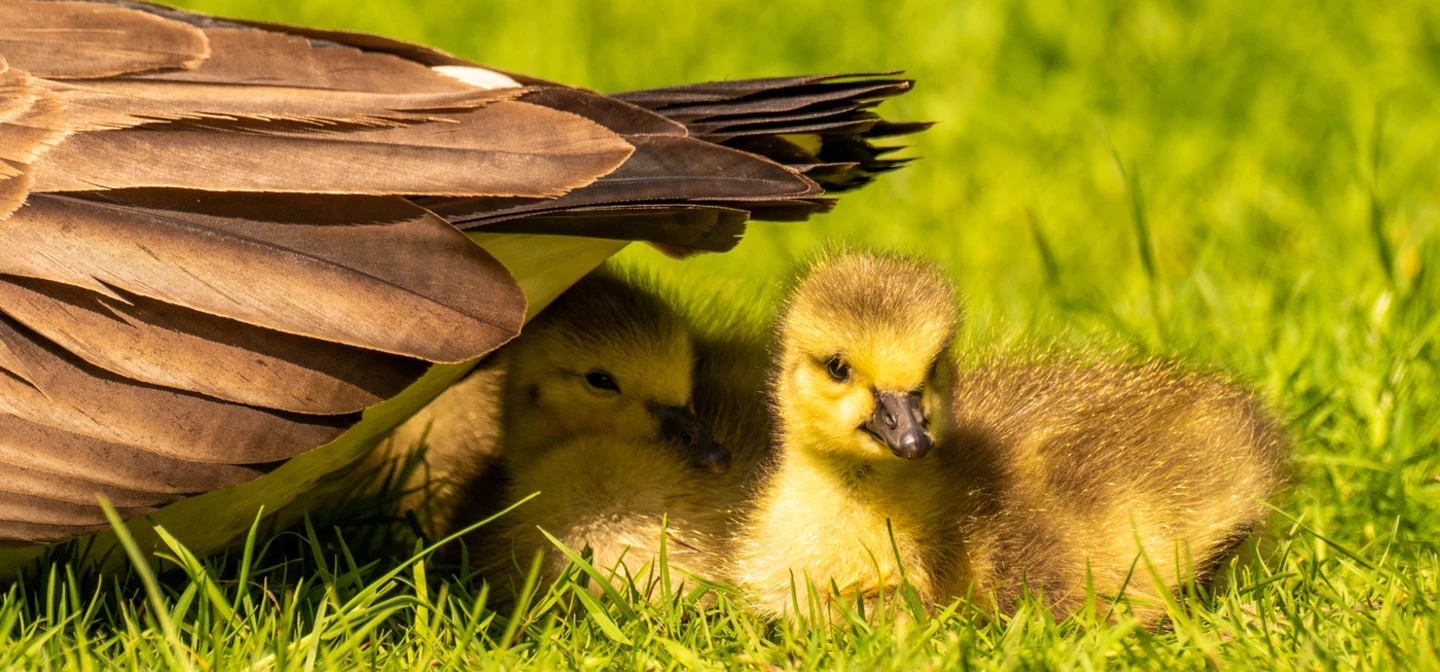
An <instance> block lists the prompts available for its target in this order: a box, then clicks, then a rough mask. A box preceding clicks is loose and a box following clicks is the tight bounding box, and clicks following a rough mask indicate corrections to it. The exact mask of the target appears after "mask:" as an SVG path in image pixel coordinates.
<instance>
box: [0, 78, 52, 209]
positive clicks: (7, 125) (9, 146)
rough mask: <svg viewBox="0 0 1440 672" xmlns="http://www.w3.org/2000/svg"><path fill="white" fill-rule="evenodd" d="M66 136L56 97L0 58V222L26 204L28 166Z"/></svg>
mask: <svg viewBox="0 0 1440 672" xmlns="http://www.w3.org/2000/svg"><path fill="white" fill-rule="evenodd" d="M65 133H66V127H65V123H64V107H63V105H61V103H60V102H59V100H58V99H57V98H56V96H55V95H54V94H52V93H50V92H49V91H47V90H45V88H44V86H43V82H41V81H40V80H37V79H35V78H34V77H31V76H30V75H28V74H27V73H25V72H24V71H21V70H18V69H15V68H12V67H9V64H8V63H7V62H6V61H5V59H4V57H3V56H0V219H4V218H5V217H7V216H9V215H10V213H12V212H14V211H15V210H16V209H17V208H19V207H20V206H21V204H23V203H24V202H25V196H26V195H27V194H28V193H29V192H30V186H31V184H32V183H33V181H34V180H33V174H32V173H33V169H32V166H31V164H33V163H34V162H35V160H36V159H38V158H39V157H40V155H42V154H44V153H45V152H47V151H49V150H50V148H51V147H53V146H55V145H56V144H57V143H59V142H60V140H61V139H62V138H64V137H65Z"/></svg>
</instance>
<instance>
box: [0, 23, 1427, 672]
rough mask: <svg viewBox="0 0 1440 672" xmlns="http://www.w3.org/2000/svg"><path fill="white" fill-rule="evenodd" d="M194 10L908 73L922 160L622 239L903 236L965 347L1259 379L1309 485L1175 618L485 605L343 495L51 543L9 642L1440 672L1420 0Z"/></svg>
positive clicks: (505, 58)
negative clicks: (948, 288)
mask: <svg viewBox="0 0 1440 672" xmlns="http://www.w3.org/2000/svg"><path fill="white" fill-rule="evenodd" d="M184 4H186V5H188V6H192V7H195V8H198V9H202V10H206V11H211V12H216V13H220V14H231V15H239V16H245V17H250V18H261V19H269V20H279V21H288V22H296V23H313V24H318V25H323V26H331V27H342V28H350V29H357V30H366V31H372V32H382V33H386V34H390V35H394V36H397V37H402V38H407V39H413V40H417V41H423V42H427V43H430V44H434V45H436V46H439V47H441V48H444V49H447V50H449V51H453V52H456V53H458V54H461V55H464V56H467V57H472V58H475V59H477V60H480V61H482V62H486V63H491V64H494V65H496V66H499V67H503V68H507V69H512V70H516V71H521V72H526V73H530V74H534V75H538V76H541V77H546V78H549V79H554V80H557V81H564V82H569V83H573V84H578V85H583V86H588V87H591V88H595V89H598V90H602V91H610V90H622V89H629V88H642V87H649V86H657V85H663V84H669V83H678V82H684V81H693V80H702V79H719V78H738V77H754V76H771V75H781V74H792V73H806V72H822V71H823V72H853V71H865V70H889V69H905V70H907V71H908V74H909V76H911V77H914V78H915V79H917V80H918V81H919V84H918V86H917V89H916V91H915V92H914V93H912V94H910V95H907V96H905V97H904V98H903V99H901V100H899V101H896V102H894V103H891V104H888V105H887V108H886V113H887V114H888V115H891V116H892V117H896V118H901V119H932V120H938V121H939V122H940V124H939V125H938V126H936V127H935V128H934V129H933V130H931V131H929V132H927V133H926V134H924V135H923V136H920V137H919V138H917V139H916V141H915V144H916V148H915V149H914V150H912V153H913V155H916V156H921V157H923V159H922V160H921V161H918V162H916V163H915V164H913V165H912V166H910V167H909V168H907V169H905V170H904V171H902V172H900V173H897V174H894V175H891V176H887V177H885V178H883V179H882V180H881V181H880V182H879V183H878V184H876V185H874V186H873V187H872V188H869V189H867V190H865V191H863V192H861V193H857V194H854V195H851V196H849V197H847V198H846V199H845V201H844V202H843V203H842V204H841V206H840V208H839V209H838V210H837V211H836V212H835V213H834V214H833V215H829V216H825V217H820V218H817V219H816V220H814V221H812V222H810V223H807V224H803V225H796V224H755V225H753V226H752V227H751V229H750V233H749V235H748V237H747V238H746V240H745V242H744V243H743V244H741V245H740V247H739V248H738V249H736V250H735V251H733V252H731V253H728V254H724V255H715V256H709V257H704V258H699V259H692V260H689V261H685V262H674V261H670V260H668V259H665V258H663V257H661V256H660V255H658V254H657V253H655V252H653V251H650V250H648V249H645V248H642V247H639V246H632V248H631V249H630V250H628V251H627V252H625V253H624V254H623V255H622V261H623V262H624V263H627V264H633V265H638V266H643V267H647V268H649V269H652V270H653V271H654V272H655V273H656V274H657V275H659V276H661V277H662V279H664V280H665V281H666V282H669V283H673V284H674V285H675V286H677V287H681V288H683V290H684V291H685V292H686V293H689V294H691V295H693V296H709V295H713V294H716V293H719V294H723V295H725V296H726V297H727V298H729V299H731V300H733V301H736V302H740V303H743V304H744V305H750V306H760V307H763V306H765V305H768V302H769V301H770V300H772V299H773V298H774V296H775V295H776V291H777V287H779V286H780V284H779V283H780V280H781V279H783V278H784V277H785V275H786V274H787V273H788V272H789V271H790V269H791V268H792V267H793V264H794V263H795V262H796V261H799V260H803V259H805V258H806V257H807V256H808V255H810V254H811V253H812V251H813V250H815V249H816V248H817V247H818V246H821V245H824V244H826V243H827V242H828V241H843V242H847V243H850V244H854V245H865V246H876V247H882V248H888V249H901V250H908V251H915V252H920V253H923V254H925V255H927V256H929V257H931V258H933V259H935V260H936V261H939V262H941V263H943V264H945V266H946V267H947V268H948V269H949V271H950V272H951V273H952V274H953V276H954V277H955V279H956V280H957V281H958V282H960V283H961V285H962V286H963V287H964V288H965V294H966V296H967V303H968V306H969V322H968V324H967V326H966V328H965V335H964V339H963V341H964V342H963V343H962V347H967V348H970V350H971V351H974V352H993V351H996V350H1002V351H1003V350H1010V349H1026V348H1035V347H1061V348H1089V349H1098V350H1101V351H1115V352H1122V351H1123V352H1125V353H1129V354H1134V353H1142V354H1162V355H1172V356H1178V357H1181V358H1183V359H1185V360H1187V361H1190V362H1193V363H1195V364H1196V365H1201V366H1213V367H1217V368H1220V369H1223V370H1226V371H1231V372H1233V373H1234V374H1236V376H1237V377H1238V378H1240V379H1242V380H1245V381H1248V382H1249V383H1250V384H1252V385H1254V386H1255V387H1256V388H1257V389H1258V390H1260V392H1261V394H1262V395H1263V396H1264V398H1265V399H1266V400H1267V401H1268V402H1269V403H1270V404H1271V405H1272V407H1273V408H1274V409H1276V411H1277V412H1278V413H1280V414H1281V415H1282V416H1283V417H1285V418H1286V419H1287V422H1288V424H1289V426H1290V427H1291V428H1292V431H1293V436H1294V439H1295V446H1296V453H1297V483H1296V486H1295V487H1294V489H1293V491H1292V492H1291V493H1289V495H1288V496H1287V497H1286V498H1285V499H1283V500H1282V501H1280V502H1278V503H1277V509H1278V510H1277V512H1276V514H1275V517H1274V524H1273V525H1272V530H1271V532H1270V536H1269V539H1270V540H1271V541H1270V542H1268V543H1270V544H1272V545H1273V546H1274V550H1273V554H1272V555H1271V557H1270V559H1269V561H1268V562H1266V563H1258V562H1253V561H1251V562H1247V563H1244V564H1242V565H1240V566H1237V567H1236V568H1235V569H1234V570H1233V572H1232V579H1231V580H1230V581H1227V582H1225V583H1223V584H1222V586H1221V587H1220V588H1219V589H1218V590H1217V591H1216V593H1215V594H1213V595H1203V594H1197V595H1193V596H1189V597H1187V599H1185V600H1183V601H1181V602H1180V603H1178V604H1176V605H1174V608H1173V609H1172V612H1173V620H1174V627H1173V630H1170V631H1166V632H1161V633H1150V632H1145V631H1142V630H1138V629H1137V628H1135V627H1134V626H1133V625H1131V624H1128V623H1127V622H1126V621H1124V619H1121V622H1120V623H1119V624H1112V623H1109V622H1107V621H1106V618H1105V614H1103V613H1101V614H1083V615H1081V616H1079V617H1076V618H1073V619H1070V620H1067V621H1064V622H1060V623H1056V622H1054V621H1053V619H1051V618H1050V617H1049V616H1048V615H1047V614H1045V613H1044V612H1042V611H1037V610H1035V609H1033V608H1028V607H1027V608H1023V609H1022V610H1021V612H1020V613H1019V614H1017V615H1016V616H1015V617H1014V618H1011V619H1006V620H1001V621H990V622H976V621H975V620H974V619H971V618H968V617H967V616H966V615H965V613H964V612H963V610H959V611H951V612H947V613H943V614H940V615H938V616H936V617H934V618H924V617H920V618H916V619H909V620H907V619H901V620H900V621H898V623H899V624H897V621H895V620H894V619H892V618H890V617H889V616H887V615H884V614H882V615H881V616H880V617H879V618H878V620H876V621H874V622H869V623H866V622H861V621H858V620H857V621H856V622H854V623H853V624H851V625H850V626H848V627H843V628H835V629H830V628H823V627H816V628H792V627H788V626H778V625H775V624H770V623H766V622H763V621H760V620H757V619H755V618H753V617H751V616H748V615H746V614H745V613H744V612H743V611H742V610H740V609H738V608H737V607H735V606H734V603H733V601H732V600H731V599H730V598H729V597H726V596H723V595H722V598H721V599H720V600H719V601H718V603H716V604H708V603H700V602H698V601H697V600H695V599H693V596H691V595H686V594H679V595H676V596H674V597H673V599H672V600H670V601H669V602H668V603H666V604H664V605H663V606H658V607H655V606H637V605H636V603H635V602H634V601H633V600H632V599H630V596H627V595H622V594H612V595H603V596H601V597H598V598H590V597H589V595H588V593H584V592H583V591H579V592H575V591H571V589H570V588H571V586H568V585H567V586H562V587H560V588H558V589H556V590H555V591H552V592H550V593H542V594H540V595H537V596H536V597H535V599H533V600H531V601H529V602H528V603H523V604H520V605H518V606H513V605H512V606H506V607H503V608H499V609H498V610H492V609H491V608H490V607H492V606H497V605H495V603H494V602H493V601H491V600H489V599H488V596H487V595H486V594H484V593H483V592H480V591H479V590H478V588H477V585H476V582H474V581H472V580H471V578H470V577H468V576H465V575H463V574H462V575H458V576H457V575H456V574H455V573H454V571H453V570H450V569H446V568H445V567H444V566H443V565H442V564H437V562H438V561H437V560H435V559H434V558H433V557H431V558H426V556H416V559H415V561H413V562H408V564H405V563H407V561H409V560H411V558H412V551H413V550H414V549H415V548H417V547H412V546H411V544H412V543H414V541H413V539H412V538H411V537H410V536H408V535H409V533H408V529H409V528H408V527H407V526H406V525H404V524H403V523H388V524H387V523H385V522H384V521H378V522H377V521H375V520H359V521H357V520H354V519H348V520H344V521H340V523H341V524H340V525H339V526H338V527H332V526H331V525H330V524H328V523H327V524H325V525H321V524H319V522H318V521H317V524H316V525H314V526H312V527H311V528H310V529H301V530H297V531H295V532H292V533H288V534H284V535H281V536H278V537H275V538H273V539H265V538H260V539H257V540H256V541H255V543H254V544H253V545H252V546H251V548H250V552H247V553H239V552H237V553H235V554H232V555H231V556H229V557H226V558H216V559H210V560H207V561H203V562H202V561H196V560H193V559H186V558H184V556H183V553H180V552H179V551H177V553H176V555H177V557H176V560H177V562H175V563H164V564H162V565H161V567H160V568H161V569H163V570H165V571H163V572H162V573H161V574H160V575H159V576H158V578H154V577H147V576H140V575H132V576H128V577H114V576H104V577H96V576H87V575H84V574H79V575H77V574H75V573H73V572H70V571H69V570H67V569H66V568H65V567H64V566H63V565H60V566H57V567H56V568H55V569H54V570H53V571H51V572H49V573H46V574H44V579H45V580H41V581H36V582H31V583H28V584H24V585H17V586H14V587H11V588H10V589H9V593H8V594H7V595H6V596H5V597H4V600H3V603H0V668H5V669H9V668H11V667H12V666H15V667H37V668H53V669H61V668H64V669H94V668H104V667H109V666H126V667H133V668H157V667H158V668H170V667H180V668H184V667H193V668H196V669H237V668H244V667H252V666H254V667H255V668H257V669H271V668H283V669H292V668H293V669H312V668H313V667H317V666H318V667H320V668H325V669H335V668H342V667H349V666H366V667H374V668H421V667H424V668H429V667H444V666H450V667H456V668H470V667H481V668H483V667H516V666H533V667H537V668H549V667H559V668H577V667H606V668H608V667H620V668H627V669H652V668H653V669H671V668H712V667H724V668H729V667H745V668H761V669H776V668H781V669H785V668H791V667H794V668H831V667H843V668H866V669H869V668H894V669H915V668H919V667H925V666H929V667H931V668H935V669H952V668H961V667H976V668H979V667H983V668H987V669H988V668H1007V669H1009V668H1026V669H1029V668H1067V669H1068V668H1081V669H1094V668H1099V667H1131V666H1134V667H1147V668H1162V669H1169V668H1176V667H1204V666H1214V667H1232V668H1238V669H1248V668H1252V667H1253V668H1257V669H1267V668H1275V669H1288V668H1323V669H1332V668H1357V667H1358V668H1367V669H1369V668H1401V669H1422V668H1424V669H1440V657H1437V653H1436V650H1437V648H1440V613H1437V612H1440V603H1437V599H1440V543H1437V541H1440V310H1437V309H1440V160H1437V157H1440V4H1437V3H1434V2H1428V1H1426V0H1409V1H1397V2H1386V3H1375V2H1362V1H1360V0H1335V1H1332V2H1326V3H1314V2H1310V1H1308V0H1307V1H1302V0H1280V1H1278V2H1268V3H1254V2H1247V1H1244V0H1217V1H1215V2H1210V3H1205V2H1194V1H1185V0H1177V1H1175V2H1160V1H1153V0H1133V1H1123V0H1110V1H1104V2H1085V3H1081V2H1065V1H1062V0H1034V1H1029V2H1025V1H1018V0H1017V1H1011V2H1006V1H1004V0H961V1H958V2H957V1H947V0H901V1H892V2H872V3H864V4H862V3H859V2H854V3H849V2H835V1H834V0H829V1H827V2H812V1H805V2H759V1H749V2H738V1H729V0H711V1H709V2H683V3H680V2H672V3H665V4H660V3H652V2H647V1H645V0H612V1H609V2H603V3H601V2H590V1H588V0H553V1H550V2H541V3H535V2H527V1H526V0H486V1H484V2H454V1H453V0H408V1H407V0H361V1H359V2H356V0H304V1H303V2H295V3H273V2H268V1H267V0H190V1H188V2H186V3H184ZM757 312H761V313H763V310H761V311H757ZM342 540H343V542H342ZM177 567H179V569H176V568H177ZM577 576H583V571H581V572H578V573H577ZM579 580H582V579H577V581H579ZM572 585H573V584H572ZM656 589H657V590H660V589H661V588H656ZM572 592H575V594H576V596H577V597H579V596H581V595H583V598H582V599H574V598H571V597H569V595H570V594H571V593H572ZM157 614H158V616H157Z"/></svg>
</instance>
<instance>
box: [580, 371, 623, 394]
mask: <svg viewBox="0 0 1440 672" xmlns="http://www.w3.org/2000/svg"><path fill="white" fill-rule="evenodd" d="M585 382H587V383H589V384H590V387H593V388H595V389H597V390H610V391H611V392H619V391H620V384H619V383H616V382H615V379H614V378H612V377H611V376H610V374H608V373H605V372H604V371H591V372H590V373H587V374H585Z"/></svg>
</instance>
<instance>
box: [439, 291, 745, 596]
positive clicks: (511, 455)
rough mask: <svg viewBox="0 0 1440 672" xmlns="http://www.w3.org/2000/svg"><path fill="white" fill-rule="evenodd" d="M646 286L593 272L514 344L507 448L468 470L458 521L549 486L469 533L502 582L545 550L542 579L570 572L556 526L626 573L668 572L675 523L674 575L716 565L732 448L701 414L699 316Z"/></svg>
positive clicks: (502, 437)
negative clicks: (695, 332) (693, 320)
mask: <svg viewBox="0 0 1440 672" xmlns="http://www.w3.org/2000/svg"><path fill="white" fill-rule="evenodd" d="M637 283H638V281H637V280H635V279H632V278H623V277H619V276H616V275H615V274H613V273H602V274H599V275H596V276H592V277H588V278H586V279H585V280H582V281H581V282H580V283H578V284H577V285H576V286H575V288H573V289H572V290H571V291H570V292H568V293H567V294H566V295H565V296H563V297H561V298H560V299H559V300H557V301H556V302H555V304H553V305H552V306H551V307H550V308H549V309H547V311H546V312H545V313H543V314H542V315H541V316H540V317H539V318H537V319H536V321H535V322H534V323H533V324H532V326H531V327H529V328H527V330H526V333H525V335H524V336H522V337H521V338H520V339H517V341H516V342H515V343H514V344H513V345H512V346H509V348H508V349H507V350H506V351H505V352H504V353H503V359H502V361H503V362H504V369H505V371H504V382H503V385H502V386H501V387H502V394H501V395H500V398H499V402H498V413H496V415H498V419H499V423H500V425H501V426H502V427H503V431H501V432H499V433H498V435H497V436H496V437H495V438H494V439H492V441H494V443H496V444H498V450H497V451H496V453H497V455H498V457H496V458H495V459H494V460H491V462H493V463H494V464H493V465H491V464H486V463H485V462H477V463H476V465H475V467H474V468H473V469H471V470H469V471H468V472H465V474H466V475H465V477H464V478H462V479H461V485H460V487H459V488H458V504H457V506H456V512H455V514H454V515H453V516H452V520H453V522H452V523H451V525H450V527H451V528H452V529H453V528H459V527H462V526H464V525H466V524H468V523H470V522H473V521H477V520H481V519H483V518H485V517H488V516H489V515H491V514H493V513H495V512H496V511H498V510H500V509H501V508H503V507H505V506H508V505H509V504H511V503H513V502H516V501H518V500H520V499H523V498H525V497H527V496H529V495H532V494H535V493H538V494H536V496H535V497H534V498H533V499H531V500H530V501H528V502H526V503H525V504H522V505H520V506H519V507H517V508H515V509H514V510H512V511H510V512H509V513H507V514H506V515H504V516H503V517H501V518H500V519H499V520H496V521H495V522H493V523H491V524H490V525H487V526H484V527H482V528H480V529H479V530H477V531H476V532H474V533H473V534H471V535H469V536H468V537H467V538H466V540H465V543H466V546H467V548H468V550H469V554H470V557H471V558H473V559H474V562H475V564H476V565H477V566H478V567H479V569H480V570H481V571H482V573H484V574H485V575H486V576H487V578H490V579H491V580H492V581H494V582H496V583H509V584H511V585H515V586H516V587H518V584H516V583H515V581H514V580H515V579H518V578H521V577H523V575H524V572H526V571H528V569H529V566H530V563H531V562H532V561H534V559H535V558H536V557H537V556H538V557H539V561H540V568H541V574H540V578H541V580H542V581H543V582H545V583H549V582H552V581H554V580H556V579H558V578H559V577H560V575H561V571H562V570H563V568H564V567H565V566H566V564H567V563H568V561H569V558H568V556H567V555H566V554H565V553H564V552H563V551H562V550H561V549H559V548H558V547H556V546H555V544H554V543H553V542H551V541H550V540H549V539H548V538H547V537H546V534H545V533H549V534H550V535H553V536H554V537H556V539H557V540H558V541H560V542H561V543H562V544H564V545H565V546H567V547H569V548H570V549H571V550H573V551H575V552H577V553H579V552H588V553H590V554H591V557H592V558H593V563H594V564H595V565H596V566H597V567H599V568H603V569H606V570H611V569H614V570H617V574H616V579H617V580H628V579H630V578H636V579H639V578H641V575H642V574H644V573H645V571H644V570H645V568H646V567H647V566H648V567H650V568H656V569H658V564H659V563H658V558H659V551H660V544H661V538H662V530H664V537H665V538H666V540H667V541H666V545H667V553H668V555H669V558H670V560H671V562H670V569H671V572H672V577H671V578H672V579H674V580H675V581H677V582H678V581H680V580H681V579H682V577H683V575H684V574H686V573H694V574H702V575H709V574H710V573H711V572H710V567H711V566H712V564H713V562H714V558H715V557H717V556H716V555H715V553H716V552H717V551H718V549H719V545H718V544H717V543H714V542H712V541H711V540H715V539H720V538H723V537H724V536H725V534H726V529H727V528H726V527H725V525H726V522H725V513H724V508H725V505H724V504H723V503H721V501H722V499H723V498H721V497H719V496H718V495H717V494H716V487H717V486H718V485H719V484H720V483H723V482H724V481H723V480H722V474H723V473H724V472H725V471H727V469H728V466H729V452H728V451H727V450H726V449H725V448H724V447H723V446H721V445H720V444H718V443H716V442H715V441H714V440H713V437H712V436H711V434H710V432H709V429H708V428H707V427H706V426H705V425H704V424H703V423H702V422H700V420H699V419H698V418H697V417H696V416H695V413H694V408H695V405H694V400H693V397H694V376H695V370H696V346H695V343H694V340H693V337H692V333H691V330H690V328H689V325H688V324H686V323H685V322H684V320H682V319H681V318H680V317H679V316H678V315H677V314H676V313H675V311H674V310H673V308H672V306H671V304H670V303H669V302H668V301H666V300H665V299H664V297H662V296H660V295H659V294H658V293H657V292H656V291H654V290H651V289H648V288H646V287H643V286H641V285H640V284H637ZM478 401H480V402H481V403H482V404H484V403H489V404H491V405H492V407H493V405H494V404H495V402H494V401H493V400H478ZM492 412H493V411H492ZM542 530H544V532H542ZM597 589H598V587H597Z"/></svg>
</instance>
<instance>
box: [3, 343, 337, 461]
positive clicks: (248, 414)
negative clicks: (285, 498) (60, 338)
mask: <svg viewBox="0 0 1440 672" xmlns="http://www.w3.org/2000/svg"><path fill="white" fill-rule="evenodd" d="M0 412H4V413H9V414H11V415H15V416H17V417H19V418H21V419H24V420H28V421H30V422H34V423H37V424H41V425H46V426H48V427H54V428H56V429H62V430H65V431H69V432H76V433H79V434H84V435H86V436H92V437H95V438H97V439H101V440H104V441H110V442H114V443H122V444H125V445H128V446H134V447H136V448H138V449H140V450H143V451H146V452H150V453H154V454H156V455H164V456H167V457H173V458H176V459H181V460H191V461H196V462H211V463H216V464H261V463H266V462H275V461H278V460H285V459H289V458H291V457H294V456H296V455H298V454H300V453H303V452H305V451H307V450H310V449H312V448H316V447H319V446H322V445H325V444H326V443H329V442H330V441H331V440H333V439H335V437H337V436H339V435H340V434H342V433H344V431H345V426H347V425H349V424H351V423H352V422H353V421H354V419H353V418H350V417H348V416H339V417H332V416H296V415H290V414H282V413H270V412H266V411H263V410H260V409H256V408H251V407H249V406H240V405H237V404H227V403H224V402H219V401H213V400H210V399H206V398H204V397H199V396H195V395H190V394H185V393H182V392H175V391H171V390H166V389H163V388H157V387H153V386H149V385H142V384H139V383H135V382H132V381H129V380H125V379H123V378H119V377H117V376H114V375H112V374H109V373H107V372H105V371H102V370H100V369H97V368H95V367H92V366H90V365H88V364H85V363H83V362H80V361H79V360H77V359H74V358H73V357H71V356H70V355H68V354H66V353H65V352H64V351H62V350H60V349H59V348H58V347H56V346H54V345H53V344H51V343H49V342H46V341H44V340H43V339H41V338H40V337H39V336H37V335H35V333H34V332H31V331H30V330H28V329H26V328H25V327H24V326H22V325H21V324H19V323H17V322H15V321H13V320H11V319H10V318H8V317H4V316H0Z"/></svg>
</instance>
